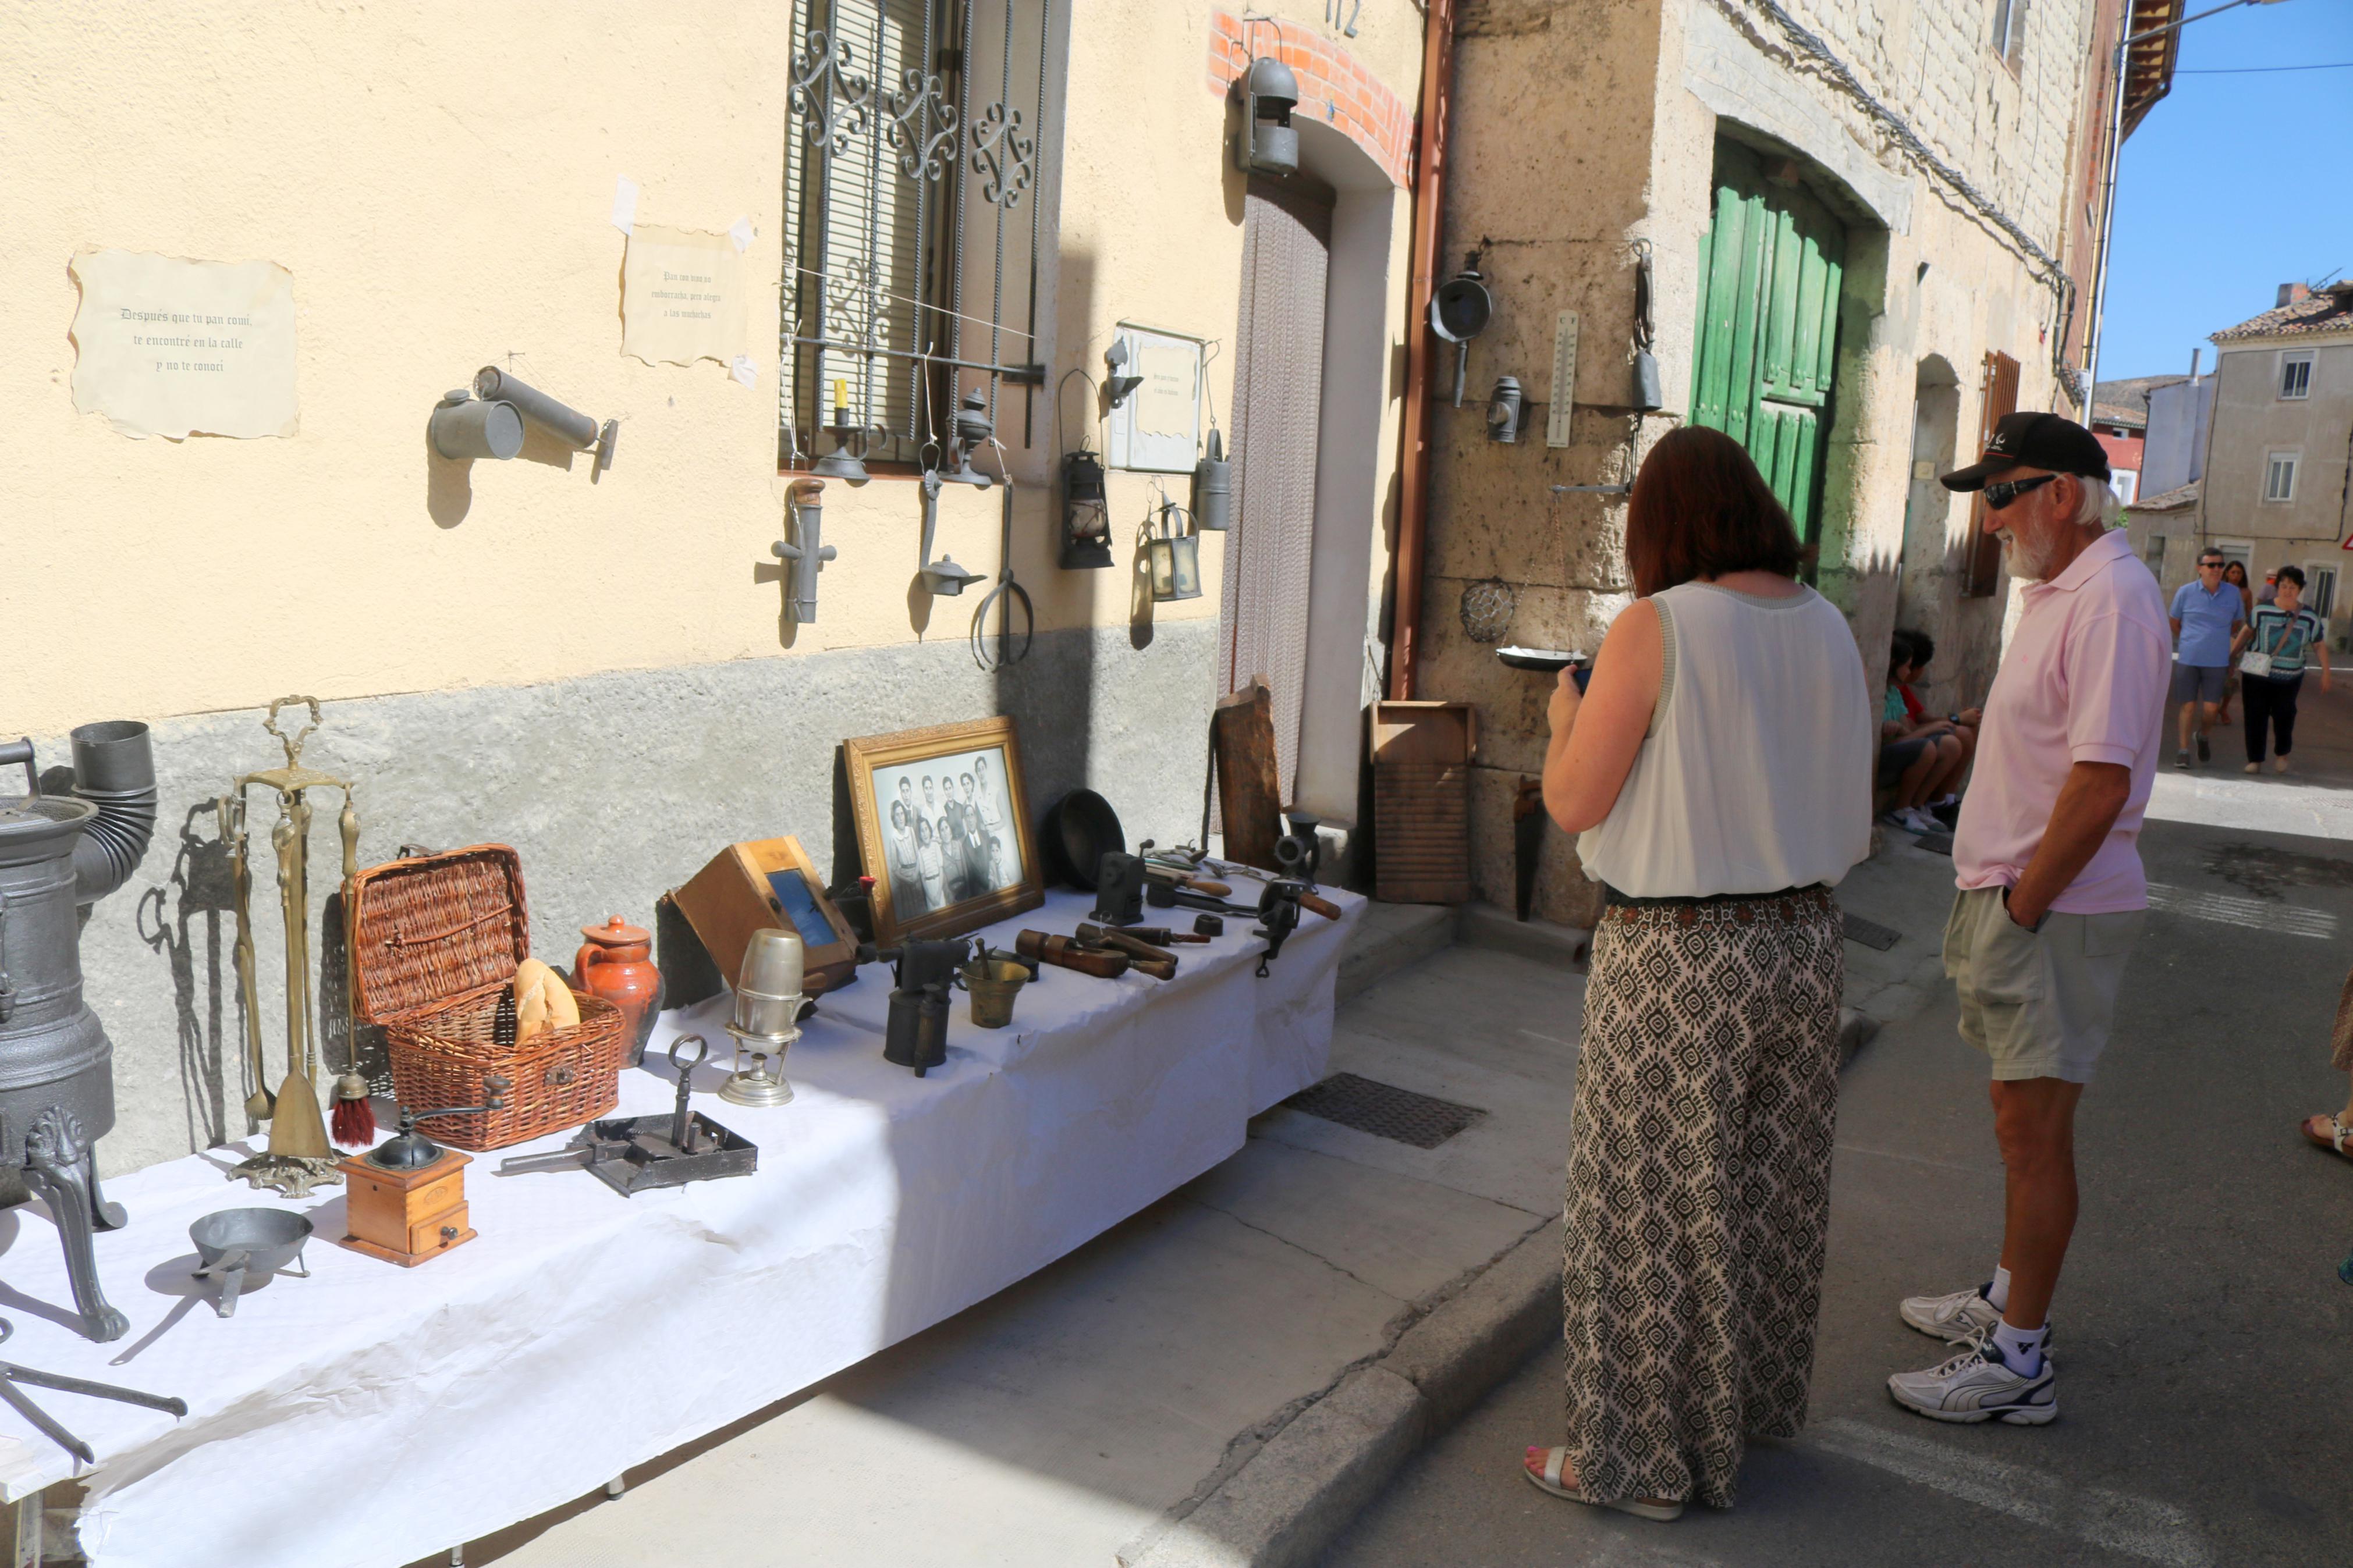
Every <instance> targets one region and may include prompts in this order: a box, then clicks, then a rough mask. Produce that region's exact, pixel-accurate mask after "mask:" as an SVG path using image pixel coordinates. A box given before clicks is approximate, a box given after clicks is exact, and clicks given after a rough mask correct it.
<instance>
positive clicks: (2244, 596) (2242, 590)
mask: <svg viewBox="0 0 2353 1568" xmlns="http://www.w3.org/2000/svg"><path fill="white" fill-rule="evenodd" d="M2222 581H2223V582H2225V583H2228V584H2231V586H2232V587H2233V588H2236V589H2237V590H2238V591H2239V605H2240V607H2241V608H2242V609H2243V610H2244V611H2245V612H2246V615H2247V618H2248V619H2249V620H2250V621H2252V620H2253V619H2254V618H2255V591H2254V589H2253V588H2251V587H2249V586H2248V585H2247V567H2246V563H2244V562H2242V561H2233V562H2231V563H2229V564H2227V565H2225V566H2224V567H2223V568H2222ZM2263 602H2264V603H2265V604H2269V603H2270V602H2271V601H2270V600H2268V599H2266V600H2264V601H2263ZM2238 694H2239V659H2238V656H2237V655H2235V654H2233V655H2232V658H2231V668H2230V672H2229V673H2228V674H2227V675H2225V676H2224V677H2223V678H2222V701H2221V706H2220V707H2218V708H2217V709H2216V710H2214V721H2215V722H2216V723H2218V724H2221V725H2222V726H2224V727H2225V728H2227V727H2229V725H2230V724H2231V722H2232V720H2231V699H2232V698H2233V697H2236V696H2237V695H2238Z"/></svg>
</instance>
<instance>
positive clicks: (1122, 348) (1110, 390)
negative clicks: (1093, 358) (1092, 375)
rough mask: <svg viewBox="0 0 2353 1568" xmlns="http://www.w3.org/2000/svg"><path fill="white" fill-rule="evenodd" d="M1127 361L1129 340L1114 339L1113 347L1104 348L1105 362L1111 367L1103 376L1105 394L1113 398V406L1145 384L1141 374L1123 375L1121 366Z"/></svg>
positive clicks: (1125, 399)
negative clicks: (1120, 370) (1120, 371)
mask: <svg viewBox="0 0 2353 1568" xmlns="http://www.w3.org/2000/svg"><path fill="white" fill-rule="evenodd" d="M1103 363H1104V364H1105V365H1106V366H1108V367H1109V373H1108V374H1105V375H1104V377H1103V395H1104V396H1105V397H1107V398H1109V399H1110V400H1111V405H1112V406H1113V408H1116V407H1118V406H1119V405H1121V404H1123V403H1125V402H1126V401H1127V400H1128V398H1129V397H1130V396H1131V395H1133V394H1134V391H1135V389H1136V388H1137V387H1139V386H1142V385H1143V384H1144V378H1143V377H1142V376H1140V375H1122V374H1120V373H1119V367H1120V366H1122V365H1124V364H1125V363H1127V340H1126V339H1124V338H1113V339H1112V341H1111V347H1109V348H1107V349H1105V350H1103Z"/></svg>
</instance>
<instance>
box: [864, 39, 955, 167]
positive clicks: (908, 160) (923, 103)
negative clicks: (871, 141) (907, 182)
mask: <svg viewBox="0 0 2353 1568" xmlns="http://www.w3.org/2000/svg"><path fill="white" fill-rule="evenodd" d="M902 81H903V82H904V83H905V85H904V87H903V88H902V90H900V91H898V92H894V93H892V95H891V98H890V100H889V102H888V103H887V104H885V105H884V113H883V125H882V140H883V141H885V142H889V143H890V144H891V147H892V150H893V151H894V152H896V153H898V154H899V173H901V174H904V175H906V176H907V178H909V179H911V180H936V179H938V178H940V177H941V176H942V175H943V174H946V173H947V171H948V164H949V163H951V162H953V161H954V159H955V142H956V132H957V130H958V129H959V127H958V125H957V123H956V111H955V105H954V104H952V103H950V102H949V101H948V100H947V95H946V93H945V92H944V91H943V90H942V88H941V84H940V79H939V78H938V77H936V76H925V75H924V74H923V72H922V71H920V70H918V69H916V68H913V66H910V67H909V68H907V73H906V75H905V76H904V77H903V78H902ZM927 106H928V107H929V109H930V110H931V116H932V120H933V121H934V122H935V123H936V124H937V125H938V126H939V129H938V130H936V131H934V132H932V133H931V134H930V135H929V136H925V135H924V134H923V121H922V120H921V118H919V117H920V116H921V115H922V114H923V110H924V109H925V108H926V107H927Z"/></svg>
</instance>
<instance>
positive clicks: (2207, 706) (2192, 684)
mask: <svg viewBox="0 0 2353 1568" xmlns="http://www.w3.org/2000/svg"><path fill="white" fill-rule="evenodd" d="M2222 566H2223V561H2222V553H2221V551H2219V550H2208V551H2205V552H2201V553H2200V555H2199V557H2198V581H2196V582H2195V583H2184V584H2182V585H2181V586H2180V588H2179V589H2178V590H2177V591H2176V592H2175V594H2174V595H2173V608H2172V609H2171V611H2170V612H2169V615H2170V616H2171V619H2172V622H2173V635H2174V637H2176V638H2178V639H2179V647H2178V648H2177V650H2176V652H2175V654H2174V666H2173V700H2175V701H2176V702H2178V703H2179V704H2181V721H2180V746H2179V750H2177V751H2176V752H2174V753H2173V765H2174V766H2175V767H2177V768H2186V767H2188V766H2189V742H2190V731H2191V729H2192V727H2193V725H2194V727H2195V728H2196V730H2197V741H2198V760H2199V761H2200V762H2201V763H2203V762H2207V761H2209V760H2211V753H2210V752H2209V750H2208V747H2207V743H2206V731H2207V727H2208V726H2209V725H2211V724H2212V723H2213V722H2214V721H2215V718H2216V715H2217V712H2218V709H2219V705H2220V704H2221V700H2222V688H2223V683H2224V681H2225V679H2227V678H2228V677H2229V675H2230V672H2231V639H2232V634H2233V633H2234V632H2235V631H2236V630H2237V628H2238V626H2239V625H2240V623H2241V622H2242V621H2244V620H2245V619H2246V618H2247V611H2246V602H2245V601H2244V600H2243V599H2242V598H2240V597H2239V590H2238V588H2237V586H2236V585H2235V584H2230V583H2226V582H2224V581H2223V580H2222Z"/></svg>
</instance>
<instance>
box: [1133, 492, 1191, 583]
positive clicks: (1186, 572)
mask: <svg viewBox="0 0 2353 1568" xmlns="http://www.w3.org/2000/svg"><path fill="white" fill-rule="evenodd" d="M1192 516H1193V514H1192V513H1191V512H1188V511H1187V510H1185V509H1184V508H1183V507H1181V506H1178V505H1177V504H1176V502H1175V501H1173V500H1163V501H1162V502H1161V503H1160V526H1159V528H1158V530H1157V531H1154V529H1153V527H1152V524H1151V523H1149V522H1146V523H1145V541H1144V556H1145V566H1146V568H1147V569H1148V570H1149V571H1150V572H1151V574H1152V597H1153V599H1154V600H1155V602H1157V603H1160V604H1164V605H1165V604H1167V603H1168V602H1169V601H1171V600H1174V599H1198V598H1199V597H1200V596H1201V538H1200V535H1199V534H1198V533H1195V532H1194V531H1192V529H1191V528H1190V527H1189V526H1188V525H1189V524H1190V522H1191V521H1192ZM1180 517H1181V518H1183V519H1185V520H1186V525H1180V524H1179V523H1178V522H1177V521H1176V520H1177V519H1178V518H1180ZM1180 526H1184V531H1182V532H1179V531H1178V529H1179V527H1180Z"/></svg>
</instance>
